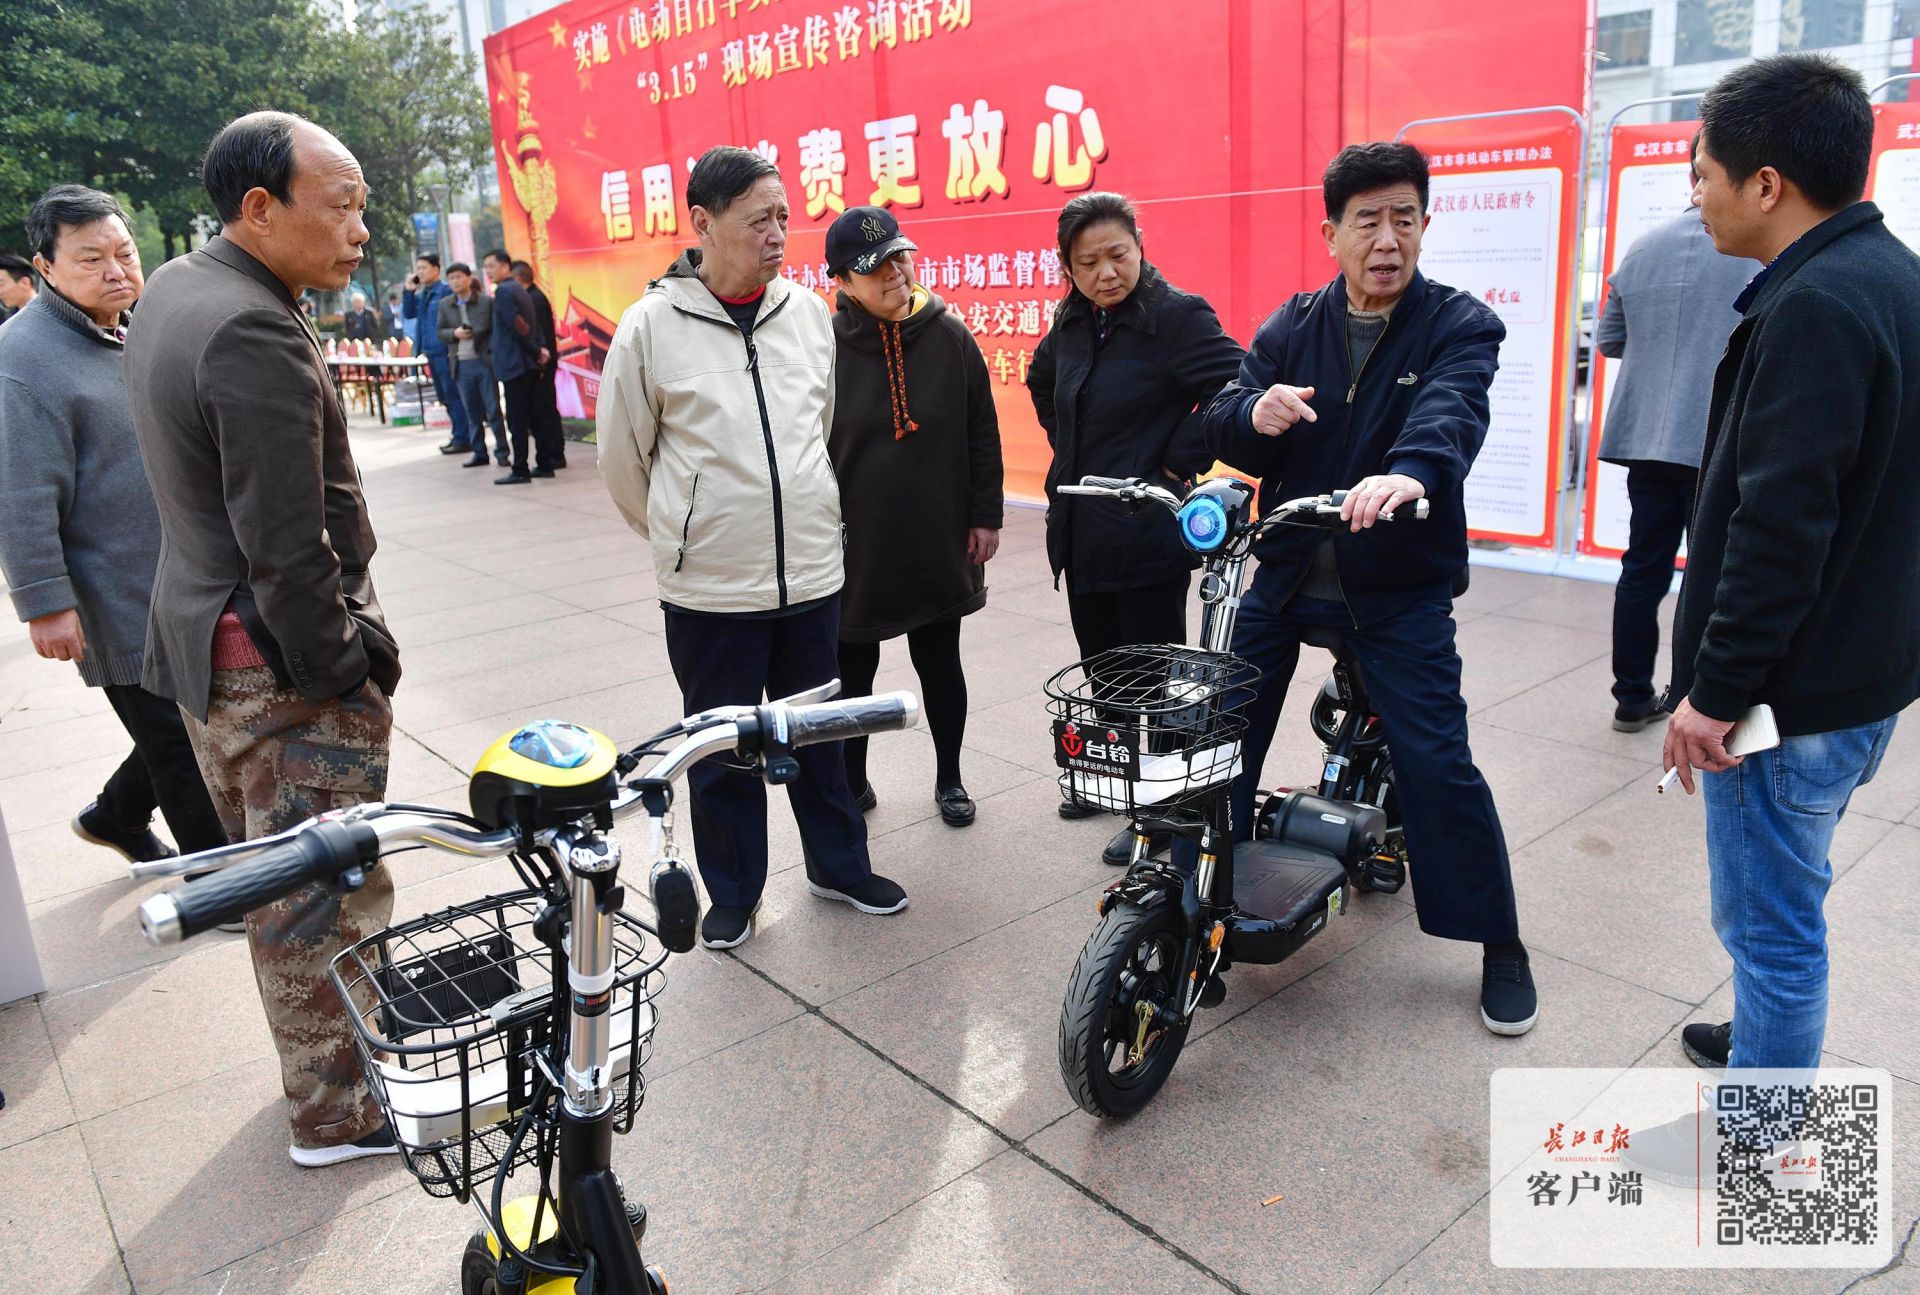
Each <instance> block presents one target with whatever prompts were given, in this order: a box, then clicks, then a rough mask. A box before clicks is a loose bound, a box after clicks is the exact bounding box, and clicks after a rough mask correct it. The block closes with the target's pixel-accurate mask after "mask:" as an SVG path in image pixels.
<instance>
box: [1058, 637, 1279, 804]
mask: <svg viewBox="0 0 1920 1295" xmlns="http://www.w3.org/2000/svg"><path fill="white" fill-rule="evenodd" d="M1258 682H1259V671H1257V670H1255V669H1254V668H1253V666H1251V665H1249V664H1248V663H1247V662H1246V661H1243V660H1241V659H1240V658H1239V657H1237V656H1234V655H1232V654H1231V653H1227V652H1209V651H1206V650H1205V649H1203V648H1190V647H1181V646H1180V645H1178V644H1173V643H1142V644H1135V645H1133V646H1130V647H1118V648H1112V649H1110V650H1108V651H1106V652H1102V653H1100V654H1099V655H1097V656H1092V657H1088V658H1087V659H1086V660H1084V661H1077V662H1075V663H1074V664H1072V665H1070V666H1068V667H1067V668H1066V669H1064V670H1062V671H1060V672H1059V673H1058V674H1056V675H1054V676H1053V677H1052V678H1051V679H1049V680H1047V682H1046V688H1045V691H1046V694H1047V712H1048V714H1050V715H1051V716H1052V717H1053V758H1054V763H1055V764H1057V765H1059V766H1060V769H1061V773H1060V794H1061V795H1062V796H1063V797H1065V798H1066V799H1067V800H1068V801H1071V802H1072V803H1074V804H1076V805H1082V806H1086V807H1088V808H1091V809H1104V810H1111V811H1113V812H1115V813H1120V814H1127V815H1130V816H1131V815H1137V814H1149V815H1150V814H1155V813H1168V812H1171V811H1173V810H1177V809H1180V808H1182V807H1184V806H1190V805H1193V804H1194V803H1195V802H1197V801H1199V800H1201V799H1203V798H1204V797H1205V796H1206V795H1207V793H1208V792H1210V791H1212V790H1213V789H1214V788H1216V787H1218V786H1220V785H1221V784H1222V783H1226V782H1231V781H1232V780H1233V777H1234V775H1235V774H1237V773H1239V772H1240V737H1241V735H1242V733H1244V732H1245V731H1246V726H1247V721H1246V714H1245V712H1246V708H1247V706H1248V705H1249V704H1250V703H1251V702H1252V701H1253V699H1254V696H1255V694H1256V692H1257V688H1256V685H1257V683H1258Z"/></svg>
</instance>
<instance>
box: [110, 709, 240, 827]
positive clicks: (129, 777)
mask: <svg viewBox="0 0 1920 1295" xmlns="http://www.w3.org/2000/svg"><path fill="white" fill-rule="evenodd" d="M101 691H102V692H104V693H106V694H107V703H108V704H109V705H110V706H112V707H113V713H114V714H116V715H118V716H119V717H120V723H121V724H122V725H123V726H124V727H125V728H126V730H127V736H128V737H130V738H132V739H133V751H132V753H130V754H129V755H128V756H127V758H126V759H125V760H123V761H121V762H120V767H119V768H118V769H115V770H114V771H113V775H112V776H111V777H109V778H108V779H107V782H106V785H105V786H104V787H102V788H101V789H100V797H99V799H98V800H97V801H96V802H95V804H96V805H97V807H98V808H99V810H100V813H101V814H103V815H104V816H105V817H106V819H107V821H108V822H109V823H112V824H113V825H114V826H115V827H117V828H121V829H123V830H125V831H128V832H140V831H144V830H146V828H147V826H148V825H149V824H151V823H152V821H153V811H154V810H155V809H158V810H159V811H160V812H161V814H162V815H164V816H165V817H166V820H167V828H168V830H169V831H171V832H172V833H173V843H174V844H175V845H176V846H178V847H179V848H180V852H181V853H182V854H194V853H197V852H198V851H201V850H211V849H213V848H214V847H216V846H221V845H225V844H227V833H226V829H224V828H222V827H221V826H220V815H219V813H218V812H217V811H216V810H215V809H214V807H213V798H212V797H211V796H209V795H208V794H207V784H206V781H205V780H204V779H202V778H201V776H200V765H199V762H198V761H196V760H195V759H194V758H193V744H192V743H191V742H189V741H188V740H187V725H186V721H185V720H183V719H182V718H181V717H180V708H179V707H178V706H176V705H174V704H173V703H172V702H170V701H168V700H166V699H165V698H163V697H156V696H154V695H153V694H152V693H150V692H148V691H147V690H146V689H144V688H136V687H132V686H129V685H124V684H111V685H108V686H107V687H105V688H103V689H101Z"/></svg>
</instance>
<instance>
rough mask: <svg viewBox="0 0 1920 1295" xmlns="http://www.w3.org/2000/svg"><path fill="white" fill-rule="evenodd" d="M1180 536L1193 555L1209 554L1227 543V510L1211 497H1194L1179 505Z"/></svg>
mask: <svg viewBox="0 0 1920 1295" xmlns="http://www.w3.org/2000/svg"><path fill="white" fill-rule="evenodd" d="M1179 518H1180V536H1181V538H1182V539H1184V540H1185V541H1186V542H1187V547H1188V548H1190V549H1192V550H1193V551H1194V552H1195V553H1211V552H1213V551H1214V550H1215V549H1217V548H1219V547H1220V546H1221V545H1222V544H1225V543H1226V542H1227V510H1226V508H1225V507H1224V506H1223V505H1222V504H1221V503H1220V501H1219V500H1218V499H1215V498H1214V497H1213V496H1212V495H1195V496H1194V497H1193V498H1192V499H1189V500H1187V502H1186V503H1184V504H1182V505H1180V513H1179Z"/></svg>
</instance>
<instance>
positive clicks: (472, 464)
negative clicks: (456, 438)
mask: <svg viewBox="0 0 1920 1295" xmlns="http://www.w3.org/2000/svg"><path fill="white" fill-rule="evenodd" d="M491 462H492V460H491V459H489V458H488V457H487V456H486V455H484V454H482V455H481V456H479V457H478V458H474V459H468V460H466V461H465V462H464V463H462V464H461V465H460V466H461V467H463V468H484V467H486V466H487V464H489V463H491Z"/></svg>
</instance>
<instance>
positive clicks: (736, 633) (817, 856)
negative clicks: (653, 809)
mask: <svg viewBox="0 0 1920 1295" xmlns="http://www.w3.org/2000/svg"><path fill="white" fill-rule="evenodd" d="M666 616H667V657H668V659H669V660H670V661H672V662H673V677H674V678H675V679H676V680H678V681H679V683H680V695H681V700H682V702H683V703H684V704H685V706H686V713H687V714H689V715H691V714H694V713H695V712H697V711H703V710H707V709H709V708H711V707H714V706H751V705H754V704H756V703H758V702H760V701H762V700H764V699H766V698H769V697H786V696H790V695H792V694H793V693H796V692H800V691H802V690H804V689H807V688H813V687H816V686H818V685H820V684H823V683H825V682H827V680H829V679H831V678H833V677H834V675H835V674H836V673H837V671H838V665H839V663H838V660H837V654H836V649H837V648H838V647H839V641H840V597H839V595H838V594H836V595H834V596H833V597H831V598H829V599H827V600H826V601H825V602H823V603H821V604H820V605H819V606H817V607H813V608H810V609H808V610H807V611H803V612H799V613H796V614H794V615H791V616H778V617H773V618H764V617H746V616H700V615H695V614H693V613H690V612H681V611H675V610H673V609H671V608H669V609H667V613H666ZM840 747H841V744H840V743H838V742H822V743H820V744H819V745H817V746H803V747H801V748H800V749H799V750H797V751H795V752H794V757H795V759H797V760H798V761H799V762H800V777H799V778H798V779H797V780H795V781H794V782H791V783H788V784H787V803H788V804H790V805H791V806H792V807H793V817H794V821H795V822H796V823H798V824H799V826H800V841H801V844H802V846H803V847H804V848H805V850H806V853H807V855H808V860H807V867H808V873H809V876H811V877H812V878H813V879H814V880H818V881H820V882H821V883H822V884H824V885H828V886H834V887H840V886H847V885H857V884H858V883H860V882H861V881H864V880H865V879H866V878H867V876H868V874H869V872H870V871H871V865H870V864H869V862H868V859H867V822H866V819H865V818H864V817H863V816H862V815H861V813H860V807H859V806H858V805H856V804H855V803H854V800H853V789H852V788H851V787H849V786H848V785H847V769H846V764H845V763H844V761H843V758H842V755H841V751H840ZM687 791H688V798H689V799H690V800H691V801H692V802H693V848H694V852H695V854H696V855H697V856H698V860H699V864H700V876H701V879H702V880H704V881H705V882H706V885H707V896H708V898H709V899H711V900H712V901H713V902H714V903H715V904H719V905H722V906H725V907H729V908H752V907H753V906H754V905H755V904H758V903H759V902H760V892H761V891H762V890H763V889H765V887H766V884H767V785H766V784H765V783H764V782H762V781H761V780H760V779H759V778H758V777H757V776H756V775H754V774H751V773H748V772H745V771H744V770H742V769H741V768H740V767H739V766H738V765H737V764H736V763H734V762H733V760H732V757H731V756H729V755H719V756H709V757H708V758H707V759H705V760H702V761H700V763H698V764H696V765H694V766H693V768H692V769H691V770H689V771H688V773H687Z"/></svg>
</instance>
